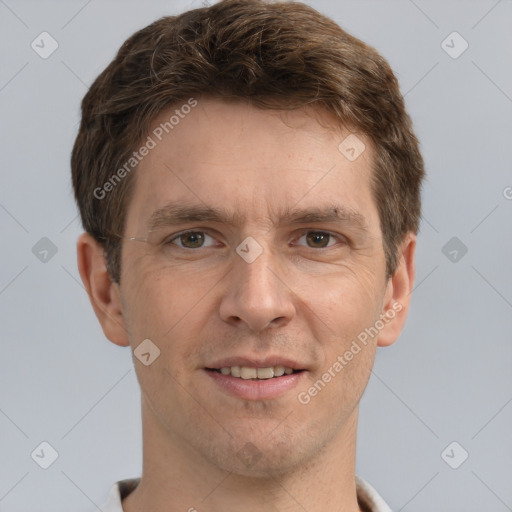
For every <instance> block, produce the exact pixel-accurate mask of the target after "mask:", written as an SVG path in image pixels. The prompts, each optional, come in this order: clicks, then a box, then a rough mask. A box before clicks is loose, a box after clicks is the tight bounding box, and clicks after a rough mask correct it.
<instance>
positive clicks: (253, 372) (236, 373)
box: [220, 366, 293, 380]
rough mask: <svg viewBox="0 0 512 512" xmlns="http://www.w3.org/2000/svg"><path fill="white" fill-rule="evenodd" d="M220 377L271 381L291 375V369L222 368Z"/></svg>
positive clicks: (275, 367)
mask: <svg viewBox="0 0 512 512" xmlns="http://www.w3.org/2000/svg"><path fill="white" fill-rule="evenodd" d="M220 373H222V375H231V376H232V377H238V378H242V379H244V380H249V379H271V378H272V377H281V376H282V375H284V374H286V375H290V374H291V373H293V369H292V368H286V367H284V366H268V367H267V368H251V367H249V366H223V367H222V368H221V369H220Z"/></svg>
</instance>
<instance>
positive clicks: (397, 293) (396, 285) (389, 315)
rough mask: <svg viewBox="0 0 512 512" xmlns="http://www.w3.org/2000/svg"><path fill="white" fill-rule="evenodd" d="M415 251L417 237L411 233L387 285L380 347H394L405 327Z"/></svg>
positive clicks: (379, 339)
mask: <svg viewBox="0 0 512 512" xmlns="http://www.w3.org/2000/svg"><path fill="white" fill-rule="evenodd" d="M415 249H416V235H415V234H414V233H412V232H411V233H408V234H407V235H406V237H405V239H404V241H403V242H402V244H401V245H400V247H399V251H398V266H397V268H396V270H395V273H394V274H393V275H392V276H391V277H390V278H389V280H388V283H387V285H386V292H385V295H384V304H383V309H382V314H381V319H382V321H383V323H384V327H383V328H382V329H381V330H380V332H379V335H378V337H377V345H378V346H379V347H387V346H389V345H392V344H393V343H394V342H395V341H396V340H397V339H398V336H399V335H400V333H401V332H402V329H403V327H404V325H405V320H406V318H407V313H408V311H409V304H410V301H411V292H412V288H413V285H414V276H415V266H414V251H415Z"/></svg>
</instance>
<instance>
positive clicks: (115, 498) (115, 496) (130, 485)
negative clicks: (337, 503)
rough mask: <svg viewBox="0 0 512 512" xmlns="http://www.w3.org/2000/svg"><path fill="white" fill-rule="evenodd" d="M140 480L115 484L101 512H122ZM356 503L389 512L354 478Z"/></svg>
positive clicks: (371, 510) (370, 489) (372, 511)
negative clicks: (124, 503) (123, 505)
mask: <svg viewBox="0 0 512 512" xmlns="http://www.w3.org/2000/svg"><path fill="white" fill-rule="evenodd" d="M139 482H140V478H130V479H127V480H120V481H118V482H116V483H115V484H114V485H113V486H112V488H111V489H110V493H109V495H108V499H107V502H106V503H105V504H104V505H103V506H102V507H101V509H102V510H103V512H123V507H122V505H121V503H122V501H123V499H124V498H126V496H128V495H129V494H130V493H131V492H133V491H134V490H135V488H136V487H137V485H138V484H139ZM356 491H357V501H358V503H359V506H360V507H361V508H362V509H363V510H364V512H391V509H390V508H389V507H388V505H387V504H386V502H385V501H384V500H383V499H382V497H381V496H380V495H379V493H378V492H377V491H376V490H375V489H374V488H373V487H372V486H371V485H370V484H369V483H368V482H366V481H365V480H363V479H362V478H359V477H358V476H356Z"/></svg>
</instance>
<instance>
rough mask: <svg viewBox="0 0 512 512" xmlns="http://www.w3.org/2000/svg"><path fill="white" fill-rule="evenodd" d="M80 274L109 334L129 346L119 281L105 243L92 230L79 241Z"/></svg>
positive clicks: (112, 339)
mask: <svg viewBox="0 0 512 512" xmlns="http://www.w3.org/2000/svg"><path fill="white" fill-rule="evenodd" d="M77 259H78V270H79V272H80V277H81V278H82V282H83V283H84V286H85V289H86V291H87V294H88V295H89V300H90V301H91V305H92V307H93V309H94V312H95V313H96V316H97V317H98V320H99V322H100V324H101V327H102V329H103V332H104V334H105V336H106V337H107V338H108V339H109V340H110V341H111V342H112V343H115V344H116V345H120V346H128V345H129V340H128V336H127V332H126V328H125V322H124V318H123V311H122V304H121V298H120V292H119V285H118V284H117V283H114V282H112V280H111V278H110V275H109V273H108V271H107V266H106V262H105V255H104V251H103V247H101V245H100V244H99V243H98V242H97V241H96V240H95V239H94V237H93V236H91V235H90V234H89V233H83V234H82V235H80V237H79V239H78V242H77Z"/></svg>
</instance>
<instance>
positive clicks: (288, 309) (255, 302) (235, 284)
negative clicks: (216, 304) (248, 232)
mask: <svg viewBox="0 0 512 512" xmlns="http://www.w3.org/2000/svg"><path fill="white" fill-rule="evenodd" d="M234 258H235V260H234V263H233V265H234V267H233V269H232V271H231V272H230V273H229V275H228V284H227V288H226V289H225V291H224V294H223V297H222V300H221V304H220V310H219V314H220V317H221V319H222V320H223V321H224V322H227V323H229V324H231V325H233V326H237V327H245V328H247V329H249V330H251V331H253V332H261V331H263V330H264V329H267V328H275V327H282V326H284V325H286V324H287V323H289V322H290V320H291V319H292V318H293V316H294V315H295V306H294V301H293V292H292V291H291V289H290V288H291V287H290V286H289V284H287V283H286V273H285V272H283V271H282V269H281V267H280V265H279V262H278V260H277V258H275V257H274V256H273V255H272V254H270V252H269V251H267V250H264V251H263V253H262V254H261V255H260V256H259V257H258V258H257V259H256V260H255V261H252V262H251V263H248V262H247V261H245V260H244V259H243V258H241V257H239V256H238V254H235V256H234Z"/></svg>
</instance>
